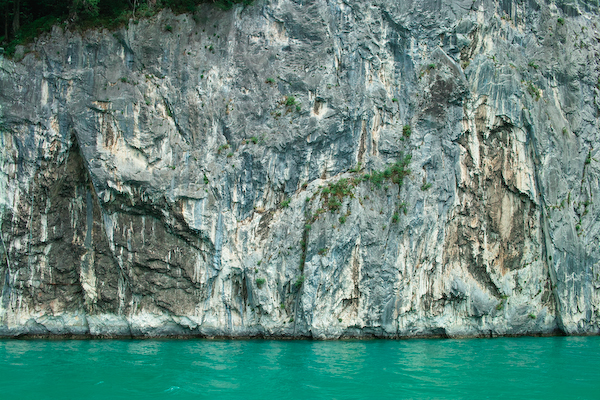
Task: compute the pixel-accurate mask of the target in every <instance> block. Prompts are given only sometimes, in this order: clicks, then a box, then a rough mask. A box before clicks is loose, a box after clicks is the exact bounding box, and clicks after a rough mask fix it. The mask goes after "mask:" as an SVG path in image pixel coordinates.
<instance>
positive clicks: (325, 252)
mask: <svg viewBox="0 0 600 400" xmlns="http://www.w3.org/2000/svg"><path fill="white" fill-rule="evenodd" d="M327 250H328V249H327V247H323V248H322V249H319V251H317V253H319V255H320V256H324V255H325V254H327Z"/></svg>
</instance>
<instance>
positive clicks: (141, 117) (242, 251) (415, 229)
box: [0, 0, 600, 339]
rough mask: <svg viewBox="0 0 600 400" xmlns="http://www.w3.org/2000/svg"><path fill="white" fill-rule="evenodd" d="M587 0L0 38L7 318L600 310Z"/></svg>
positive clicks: (587, 323)
mask: <svg viewBox="0 0 600 400" xmlns="http://www.w3.org/2000/svg"><path fill="white" fill-rule="evenodd" d="M598 15H599V10H598V6H597V4H596V3H595V2H593V1H583V0H580V1H569V2H556V4H554V3H553V4H552V5H548V4H547V3H546V2H543V1H539V0H531V1H529V2H526V3H523V2H517V1H502V2H495V1H491V0H477V1H472V0H465V1H458V0H455V1H450V0H445V1H441V2H439V1H438V2H408V1H400V0H397V1H389V0H386V1H383V0H375V1H371V2H362V1H358V0H344V1H341V0H339V1H330V2H318V1H303V2H295V1H291V0H272V1H267V0H265V1H257V2H256V4H254V5H252V6H248V7H241V6H240V7H237V8H234V9H233V10H231V11H228V12H223V11H220V10H218V9H216V8H214V7H212V6H211V5H208V4H207V5H204V6H203V7H201V8H200V9H199V11H198V12H196V14H194V15H187V14H183V15H174V14H172V13H171V12H170V11H163V12H161V13H160V14H158V15H157V16H155V17H153V18H151V19H148V20H140V21H139V23H134V22H133V21H132V22H131V23H130V24H129V25H128V26H127V27H124V28H122V29H120V30H118V31H115V32H108V31H106V30H88V31H85V32H81V31H78V30H73V31H70V30H62V29H61V28H59V27H55V28H54V30H53V31H52V33H51V34H48V35H45V36H43V37H41V38H39V39H38V40H37V41H36V42H35V43H34V44H32V45H31V46H30V47H29V48H27V49H25V48H23V49H21V50H20V53H19V57H17V58H15V59H13V60H9V59H6V58H4V56H1V55H0V139H1V143H2V146H0V161H1V163H0V171H1V173H0V209H1V217H2V219H1V233H2V256H1V258H2V259H1V260H0V261H1V262H0V278H1V279H2V283H1V290H2V292H1V296H0V298H1V301H0V336H7V337H13V336H21V335H30V336H55V335H65V336H93V337H160V336H176V337H180V336H210V337H214V336H228V337H257V336H258V337H313V338H321V339H326V338H327V339H328V338H340V337H366V336H377V337H389V338H395V337H406V336H449V337H464V336H495V335H515V334H516V335H524V334H550V333H556V332H563V333H566V334H598V333H599V332H600V313H599V311H598V310H600V263H599V260H600V248H599V247H598V243H600V240H599V239H600V218H599V215H600V213H599V212H598V208H597V206H596V204H595V199H597V198H600V193H599V190H600V189H599V182H600V179H599V177H600V165H599V160H600V156H599V155H598V154H597V148H599V147H600V146H599V141H600V140H599V132H600V129H599V128H600V126H599V124H600V123H599V118H598V116H599V115H600V83H599V82H600V81H599V77H598V71H599V64H598V63H599V61H598V60H600V57H599V53H600V45H599V43H600V33H599V30H600V26H599V24H598ZM559 17H560V18H561V20H560V21H559V19H558V18H559ZM167 25H170V26H172V27H173V29H172V31H171V30H169V31H167V30H165V29H164V27H165V26H167ZM406 155H410V157H411V158H410V163H409V164H408V166H407V168H409V169H410V172H409V173H408V172H407V174H406V175H405V174H404V172H403V169H402V168H401V167H400V166H399V164H397V166H396V167H395V168H392V165H393V164H394V163H396V162H397V161H400V160H404V159H405V156H406ZM378 171H379V172H378ZM364 175H369V178H368V179H367V178H366V177H365V176H364Z"/></svg>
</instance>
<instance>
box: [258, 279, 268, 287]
mask: <svg viewBox="0 0 600 400" xmlns="http://www.w3.org/2000/svg"><path fill="white" fill-rule="evenodd" d="M265 282H266V280H265V278H256V286H258V287H262V285H264V284H265Z"/></svg>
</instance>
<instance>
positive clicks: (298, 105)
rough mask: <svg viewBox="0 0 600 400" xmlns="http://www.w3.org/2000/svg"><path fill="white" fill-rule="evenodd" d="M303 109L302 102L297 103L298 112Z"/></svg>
mask: <svg viewBox="0 0 600 400" xmlns="http://www.w3.org/2000/svg"><path fill="white" fill-rule="evenodd" d="M300 111H302V106H301V105H300V104H297V105H296V112H300Z"/></svg>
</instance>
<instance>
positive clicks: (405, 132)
mask: <svg viewBox="0 0 600 400" xmlns="http://www.w3.org/2000/svg"><path fill="white" fill-rule="evenodd" d="M411 131H412V129H411V128H410V125H404V126H403V127H402V136H404V137H405V138H406V139H408V138H410V134H411Z"/></svg>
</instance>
